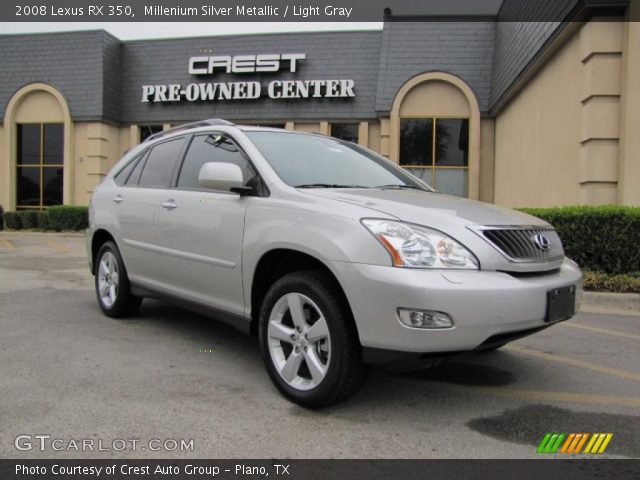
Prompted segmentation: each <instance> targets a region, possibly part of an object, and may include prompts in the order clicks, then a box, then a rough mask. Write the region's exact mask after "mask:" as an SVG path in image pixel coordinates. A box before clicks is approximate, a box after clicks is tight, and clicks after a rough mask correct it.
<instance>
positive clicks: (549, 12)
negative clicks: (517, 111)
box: [0, 0, 628, 22]
mask: <svg viewBox="0 0 640 480" xmlns="http://www.w3.org/2000/svg"><path fill="white" fill-rule="evenodd" d="M627 5H628V0H597V1H596V0H554V1H553V2H541V1H538V0H504V1H502V0H423V1H415V0H341V1H331V0H305V1H304V2H300V1H290V0H215V1H207V0H141V1H140V0H13V1H11V0H9V1H6V2H1V3H0V21H2V22H176V21H179V22H380V21H382V20H383V19H384V20H399V21H402V20H406V19H408V18H410V19H411V21H420V20H424V21H439V20H440V21H474V20H482V21H486V20H487V18H492V19H495V20H497V21H531V22H535V21H564V20H566V19H568V18H573V17H576V16H578V17H580V16H583V17H584V16H585V15H586V14H589V12H593V11H596V10H597V14H598V15H608V14H611V15H623V14H624V13H625V9H626V6H627ZM581 12H582V13H583V15H581Z"/></svg>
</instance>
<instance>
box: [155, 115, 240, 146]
mask: <svg viewBox="0 0 640 480" xmlns="http://www.w3.org/2000/svg"><path fill="white" fill-rule="evenodd" d="M216 125H234V124H233V123H231V122H229V121H227V120H223V119H222V118H207V119H206V120H198V121H197V122H191V123H185V124H184V125H178V126H177V127H173V128H170V129H169V130H164V131H162V132H158V133H154V134H153V135H149V136H148V137H147V138H146V139H145V140H144V142H143V143H146V142H149V141H151V140H155V139H156V138H161V137H164V136H165V135H169V134H170V133H176V132H180V131H182V130H191V129H192V128H198V127H212V126H216Z"/></svg>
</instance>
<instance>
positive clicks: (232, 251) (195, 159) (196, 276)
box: [156, 133, 255, 315]
mask: <svg viewBox="0 0 640 480" xmlns="http://www.w3.org/2000/svg"><path fill="white" fill-rule="evenodd" d="M207 162H226V163H234V164H236V165H238V166H240V168H241V169H242V172H243V177H244V179H245V182H248V181H250V180H251V179H252V178H253V177H254V176H255V171H254V170H253V167H252V166H251V164H250V163H249V162H248V160H247V159H246V157H245V156H244V153H243V152H242V151H241V150H240V148H239V147H238V146H237V144H236V143H235V142H234V141H233V140H232V139H230V138H227V137H225V136H224V135H223V134H217V133H210V134H209V133H207V134H202V135H195V136H194V137H193V139H192V141H191V144H190V146H189V149H188V150H187V153H186V155H185V158H184V161H183V164H182V167H181V169H180V172H179V175H178V178H177V182H176V186H175V188H173V189H171V190H169V191H167V192H166V198H165V199H164V206H163V207H162V208H161V209H160V211H159V212H158V217H157V221H156V227H157V229H158V235H159V241H160V250H159V252H160V254H161V268H162V274H163V280H164V282H165V283H166V284H167V286H168V287H169V288H170V289H171V290H172V291H173V292H175V293H177V294H179V295H180V296H181V297H184V298H188V299H191V300H195V301H197V302H199V303H202V304H205V305H208V306H211V307H215V308H220V309H223V310H226V311H227V312H231V313H235V314H238V315H243V314H244V294H243V289H242V239H243V234H244V218H245V213H246V209H247V207H248V206H249V205H250V203H251V201H252V197H240V196H239V195H237V194H235V193H230V192H222V191H213V190H208V189H203V188H201V187H199V185H198V173H199V172H200V168H201V167H202V165H203V164H204V163H207Z"/></svg>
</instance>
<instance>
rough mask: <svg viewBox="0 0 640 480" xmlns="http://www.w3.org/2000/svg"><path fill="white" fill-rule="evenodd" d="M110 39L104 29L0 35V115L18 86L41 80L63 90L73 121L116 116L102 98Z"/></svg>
mask: <svg viewBox="0 0 640 480" xmlns="http://www.w3.org/2000/svg"><path fill="white" fill-rule="evenodd" d="M114 41H115V42H117V40H115V39H114V38H113V37H112V36H111V35H109V34H108V33H106V32H104V31H89V32H68V33H67V32H65V33H51V34H44V35H42V34H41V35H2V36H0V65H1V67H0V115H1V117H0V118H3V117H4V112H5V109H6V106H7V103H8V102H9V99H10V98H11V97H12V96H13V94H14V93H15V92H16V91H17V90H19V89H20V88H21V87H23V86H24V85H27V84H29V83H35V82H43V83H47V84H49V85H52V86H53V87H55V88H57V89H58V90H59V91H60V92H62V94H63V95H64V96H65V97H66V99H67V103H68V104H69V108H70V110H71V116H72V117H73V118H74V119H76V120H90V119H102V118H105V119H110V120H117V119H118V117H119V116H118V115H117V112H116V110H117V109H114V108H113V107H109V108H107V107H106V105H105V104H104V102H103V91H104V72H105V69H104V67H105V65H104V64H103V55H104V50H105V44H112V43H113V42H114ZM116 63H117V60H116ZM109 75H112V73H109ZM109 83H111V82H109Z"/></svg>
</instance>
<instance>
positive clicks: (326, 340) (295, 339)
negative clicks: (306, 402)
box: [267, 293, 331, 390]
mask: <svg viewBox="0 0 640 480" xmlns="http://www.w3.org/2000/svg"><path fill="white" fill-rule="evenodd" d="M267 342H268V347H269V353H270V355H271V359H272V361H273V365H274V366H275V368H276V370H277V372H278V373H279V374H280V376H281V377H282V379H283V380H284V381H285V382H286V383H287V384H288V385H289V386H291V387H293V388H296V389H298V390H311V389H313V388H315V387H317V386H318V385H320V383H322V381H323V380H324V378H325V376H326V374H327V371H328V368H329V362H330V360H331V338H330V335H329V327H328V325H327V321H326V320H325V318H324V316H323V314H322V312H321V311H320V308H319V307H318V306H317V305H316V304H315V303H314V302H313V301H312V300H311V299H310V298H309V297H307V296H306V295H302V294H300V293H288V294H287V295H284V296H283V297H281V298H280V299H279V300H278V301H277V302H276V304H275V305H274V306H273V309H272V310H271V314H270V316H269V323H268V329H267Z"/></svg>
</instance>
